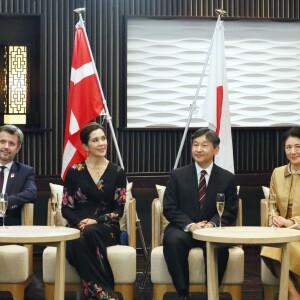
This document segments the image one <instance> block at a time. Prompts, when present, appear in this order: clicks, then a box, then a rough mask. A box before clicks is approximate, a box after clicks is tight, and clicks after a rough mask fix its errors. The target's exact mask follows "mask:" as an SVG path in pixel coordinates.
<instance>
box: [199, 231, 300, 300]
mask: <svg viewBox="0 0 300 300" xmlns="http://www.w3.org/2000/svg"><path fill="white" fill-rule="evenodd" d="M193 238H194V239H196V240H201V241H206V246H207V293H208V300H217V299H219V285H218V276H217V274H218V273H217V272H218V266H217V260H216V255H215V252H216V251H215V249H216V248H218V247H222V246H225V245H242V244H243V245H262V246H266V245H268V246H272V247H278V248H281V249H282V259H281V271H280V272H281V273H280V286H279V300H286V299H287V298H288V279H289V253H288V244H289V243H290V242H294V241H299V240H300V230H296V229H287V228H276V229H272V228H270V227H261V226H257V227H256V226H251V227H250V226H249V227H246V226H233V227H222V229H220V228H217V227H216V228H205V229H198V230H195V231H194V232H193Z"/></svg>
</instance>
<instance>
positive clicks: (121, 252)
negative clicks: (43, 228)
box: [43, 184, 136, 300]
mask: <svg viewBox="0 0 300 300" xmlns="http://www.w3.org/2000/svg"><path fill="white" fill-rule="evenodd" d="M50 187H51V190H52V193H53V190H54V189H56V191H57V193H54V194H57V195H58V200H59V202H60V203H61V198H62V186H59V185H53V184H50ZM128 195H131V193H127V197H128ZM60 207H61V205H59V209H60ZM124 222H125V223H126V224H124ZM122 223H123V224H122ZM51 224H53V216H52V210H51V206H50V199H49V203H48V225H51ZM56 224H60V225H63V224H66V220H65V219H63V217H62V216H61V212H60V210H59V212H58V214H57V218H56ZM120 225H121V228H124V227H126V231H127V233H128V246H127V245H116V246H111V247H108V248H107V254H108V260H109V262H110V265H111V268H112V271H113V274H114V279H115V291H117V292H120V293H121V294H122V296H123V299H124V300H133V290H134V282H135V279H136V202H135V199H130V200H129V199H127V201H126V205H125V211H124V216H123V218H122V220H121V221H120ZM55 259H56V248H55V247H47V248H46V249H45V250H44V252H43V280H44V283H45V299H46V300H53V299H54V282H55V280H54V279H55V269H54V268H53V266H55ZM120 266H122V268H120ZM65 273H66V276H65V283H66V285H65V290H66V291H74V292H80V291H81V284H80V277H79V275H78V274H77V272H76V270H75V268H74V267H73V266H71V265H70V264H69V262H68V261H67V260H66V272H65Z"/></svg>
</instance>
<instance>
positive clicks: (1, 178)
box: [0, 166, 6, 193]
mask: <svg viewBox="0 0 300 300" xmlns="http://www.w3.org/2000/svg"><path fill="white" fill-rule="evenodd" d="M5 168H6V167H5V166H1V167H0V193H2V188H3V183H4V169H5Z"/></svg>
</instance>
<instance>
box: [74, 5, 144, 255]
mask: <svg viewBox="0 0 300 300" xmlns="http://www.w3.org/2000/svg"><path fill="white" fill-rule="evenodd" d="M74 12H75V13H77V14H78V15H79V22H80V25H81V27H82V28H83V32H84V35H85V39H86V41H87V46H88V48H89V51H90V53H92V51H91V46H90V43H89V39H88V37H87V33H86V29H85V25H84V21H83V18H82V13H83V12H85V7H82V8H77V9H75V10H74ZM91 59H92V63H93V67H94V69H95V75H96V78H97V81H98V85H99V89H100V92H101V96H102V101H103V105H104V109H105V114H106V120H107V122H108V124H109V127H110V131H111V134H112V138H113V141H114V144H115V147H116V151H117V156H118V159H119V163H120V166H121V168H123V169H125V168H124V164H123V159H122V157H121V153H120V150H119V145H118V142H117V138H116V135H115V131H114V128H113V125H112V122H111V120H112V118H111V116H110V114H109V110H108V107H107V102H106V99H105V97H104V93H103V90H102V86H101V82H100V78H99V75H98V72H97V68H96V64H95V60H94V57H93V55H91ZM136 224H137V230H138V232H139V236H140V241H141V245H142V249H143V253H144V257H145V259H146V260H147V259H148V255H149V254H148V251H147V247H146V243H145V239H144V234H143V231H142V226H141V222H140V219H139V217H138V214H136Z"/></svg>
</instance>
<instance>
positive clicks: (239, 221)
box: [236, 198, 243, 226]
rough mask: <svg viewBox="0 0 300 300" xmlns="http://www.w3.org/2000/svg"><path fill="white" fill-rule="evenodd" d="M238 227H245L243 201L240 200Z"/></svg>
mask: <svg viewBox="0 0 300 300" xmlns="http://www.w3.org/2000/svg"><path fill="white" fill-rule="evenodd" d="M236 226H243V201H242V199H241V198H240V199H239V207H238V214H237V218H236Z"/></svg>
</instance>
